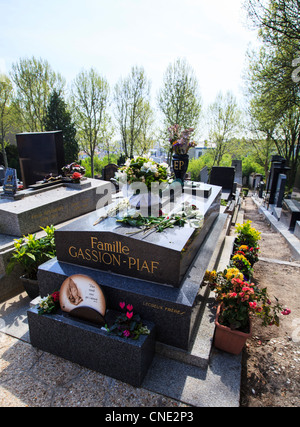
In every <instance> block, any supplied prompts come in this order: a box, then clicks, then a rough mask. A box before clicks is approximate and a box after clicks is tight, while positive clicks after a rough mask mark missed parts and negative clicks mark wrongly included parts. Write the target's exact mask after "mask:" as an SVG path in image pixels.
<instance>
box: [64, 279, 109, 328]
mask: <svg viewBox="0 0 300 427" xmlns="http://www.w3.org/2000/svg"><path fill="white" fill-rule="evenodd" d="M59 302H60V307H61V309H62V310H63V311H65V312H67V313H69V314H70V315H72V316H75V317H78V318H80V319H83V320H88V321H90V322H93V323H97V324H100V325H104V324H105V320H104V317H105V312H106V301H105V297H104V294H103V292H102V290H101V288H100V286H99V285H98V284H97V283H96V282H95V281H94V280H93V279H91V278H90V277H88V276H84V275H82V274H75V275H73V276H70V277H68V278H67V279H66V280H65V281H64V282H63V284H62V285H61V288H60V293H59Z"/></svg>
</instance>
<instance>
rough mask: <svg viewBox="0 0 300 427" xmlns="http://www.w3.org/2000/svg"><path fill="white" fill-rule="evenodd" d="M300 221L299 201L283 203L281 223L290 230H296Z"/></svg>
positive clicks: (285, 201)
mask: <svg viewBox="0 0 300 427" xmlns="http://www.w3.org/2000/svg"><path fill="white" fill-rule="evenodd" d="M299 220H300V203H299V202H298V201H297V200H292V199H284V200H283V203H282V209H281V215H280V222H281V223H282V224H284V225H285V226H286V227H287V228H288V229H289V230H294V228H295V225H296V221H299Z"/></svg>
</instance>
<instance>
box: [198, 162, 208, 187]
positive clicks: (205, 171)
mask: <svg viewBox="0 0 300 427" xmlns="http://www.w3.org/2000/svg"><path fill="white" fill-rule="evenodd" d="M199 179H200V182H204V183H205V184H207V183H208V168H207V166H204V168H202V169H201V171H200V175H199Z"/></svg>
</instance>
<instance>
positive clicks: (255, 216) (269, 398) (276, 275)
mask: <svg viewBox="0 0 300 427" xmlns="http://www.w3.org/2000/svg"><path fill="white" fill-rule="evenodd" d="M243 209H244V213H245V215H244V220H245V221H247V220H251V221H252V226H253V227H255V228H256V229H257V230H258V231H260V232H261V241H260V261H259V262H257V263H256V264H255V266H254V281H255V282H256V283H257V284H259V286H261V287H262V288H264V287H267V288H268V293H269V295H270V297H273V298H274V296H276V297H277V298H278V299H279V302H280V303H281V304H282V305H283V306H284V308H289V309H290V310H291V314H290V315H289V316H283V315H281V323H280V326H279V327H278V328H277V327H276V326H270V327H267V328H266V327H262V326H261V324H260V322H259V319H255V321H254V332H253V336H252V338H251V339H250V340H248V342H247V345H246V347H245V349H244V351H243V359H242V379H241V401H240V405H241V406H243V407H257V406H263V407H299V406H300V294H299V288H298V286H299V277H300V263H299V261H298V262H297V261H295V260H294V259H293V257H292V254H291V252H290V249H289V247H288V245H287V243H286V241H285V239H284V238H283V237H282V236H281V234H280V233H278V232H276V231H274V230H272V229H271V227H270V226H269V225H268V223H267V221H265V219H264V215H261V214H259V212H258V208H257V206H256V205H255V203H254V202H253V201H252V198H251V197H247V198H246V199H245V200H244V205H243Z"/></svg>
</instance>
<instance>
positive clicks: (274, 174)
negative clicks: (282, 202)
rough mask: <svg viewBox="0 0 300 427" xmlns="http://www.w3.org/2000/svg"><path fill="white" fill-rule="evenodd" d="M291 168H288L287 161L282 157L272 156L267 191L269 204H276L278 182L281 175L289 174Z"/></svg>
mask: <svg viewBox="0 0 300 427" xmlns="http://www.w3.org/2000/svg"><path fill="white" fill-rule="evenodd" d="M289 170H290V168H288V167H287V166H286V160H285V159H284V158H283V157H282V156H278V155H276V156H272V159H271V169H270V173H269V178H268V182H267V188H266V191H267V193H269V204H270V205H272V204H274V203H275V196H276V190H277V182H278V177H279V175H280V174H287V173H288V171H289Z"/></svg>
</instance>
